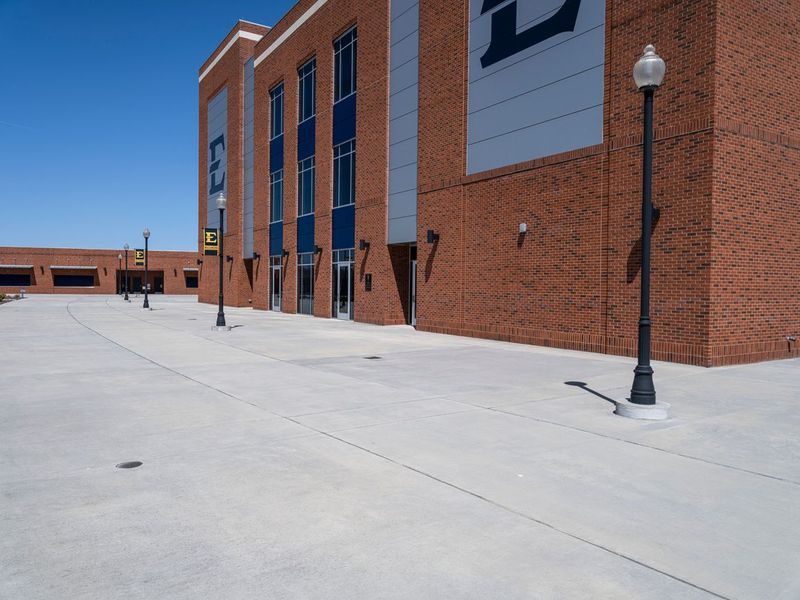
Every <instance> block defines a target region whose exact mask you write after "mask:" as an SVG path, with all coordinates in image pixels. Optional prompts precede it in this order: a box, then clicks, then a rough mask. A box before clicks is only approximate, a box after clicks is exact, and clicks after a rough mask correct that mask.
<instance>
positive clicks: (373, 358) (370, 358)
mask: <svg viewBox="0 0 800 600" xmlns="http://www.w3.org/2000/svg"><path fill="white" fill-rule="evenodd" d="M364 358H366V359H367V360H380V359H381V358H383V357H381V356H365V357H364Z"/></svg>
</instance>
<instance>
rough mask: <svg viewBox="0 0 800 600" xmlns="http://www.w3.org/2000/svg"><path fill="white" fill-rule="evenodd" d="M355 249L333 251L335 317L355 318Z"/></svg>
mask: <svg viewBox="0 0 800 600" xmlns="http://www.w3.org/2000/svg"><path fill="white" fill-rule="evenodd" d="M354 254H355V251H354V250H353V249H348V250H334V251H333V316H334V317H336V318H337V319H344V320H350V319H352V318H353V304H354V302H353V300H354V298H355V293H354V292H355V277H354V274H355V263H354V262H353V260H354V258H355V256H354Z"/></svg>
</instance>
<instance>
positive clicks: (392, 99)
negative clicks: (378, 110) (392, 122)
mask: <svg viewBox="0 0 800 600" xmlns="http://www.w3.org/2000/svg"><path fill="white" fill-rule="evenodd" d="M418 103H419V84H414V85H412V86H409V87H407V88H406V89H404V90H401V91H399V92H395V93H394V94H392V95H391V96H389V118H390V119H396V118H397V117H401V116H403V115H404V114H408V113H409V112H412V111H416V110H417V105H418Z"/></svg>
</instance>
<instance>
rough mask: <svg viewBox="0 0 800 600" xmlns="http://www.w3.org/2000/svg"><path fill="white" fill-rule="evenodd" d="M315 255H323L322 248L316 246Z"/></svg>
mask: <svg viewBox="0 0 800 600" xmlns="http://www.w3.org/2000/svg"><path fill="white" fill-rule="evenodd" d="M314 254H322V246H314Z"/></svg>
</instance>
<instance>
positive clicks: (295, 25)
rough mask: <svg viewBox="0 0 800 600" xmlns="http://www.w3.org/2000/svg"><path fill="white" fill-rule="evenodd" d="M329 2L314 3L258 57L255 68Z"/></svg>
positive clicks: (254, 63) (319, 1) (254, 64)
mask: <svg viewBox="0 0 800 600" xmlns="http://www.w3.org/2000/svg"><path fill="white" fill-rule="evenodd" d="M327 1H328V0H317V1H316V2H314V4H312V5H311V6H309V7H308V10H307V11H306V12H304V13H303V14H302V15H300V18H299V19H297V20H296V21H295V22H294V23H292V24H291V25H289V27H287V28H286V31H284V32H283V33H282V34H280V35H279V36H278V39H277V40H275V41H274V42H272V43H271V44H270V45H269V46H268V47H267V49H266V50H264V51H263V52H262V53H261V54H259V55H258V57H257V58H256V59H255V60H254V61H253V68H255V67H257V66H258V65H259V64H260V63H261V61H262V60H264V59H265V58H267V57H268V56H269V55H270V54H272V53H273V52H275V50H277V48H278V46H280V45H281V44H282V43H283V42H285V41H286V40H287V39H288V38H289V36H290V35H292V34H293V33H294V32H295V31H297V30H298V29H299V28H300V26H301V25H302V24H303V23H305V22H306V21H308V20H309V19H310V18H311V17H313V16H314V13H316V12H317V11H318V10H319V9H320V8H322V7H323V5H324V4H325V3H326V2H327Z"/></svg>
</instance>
